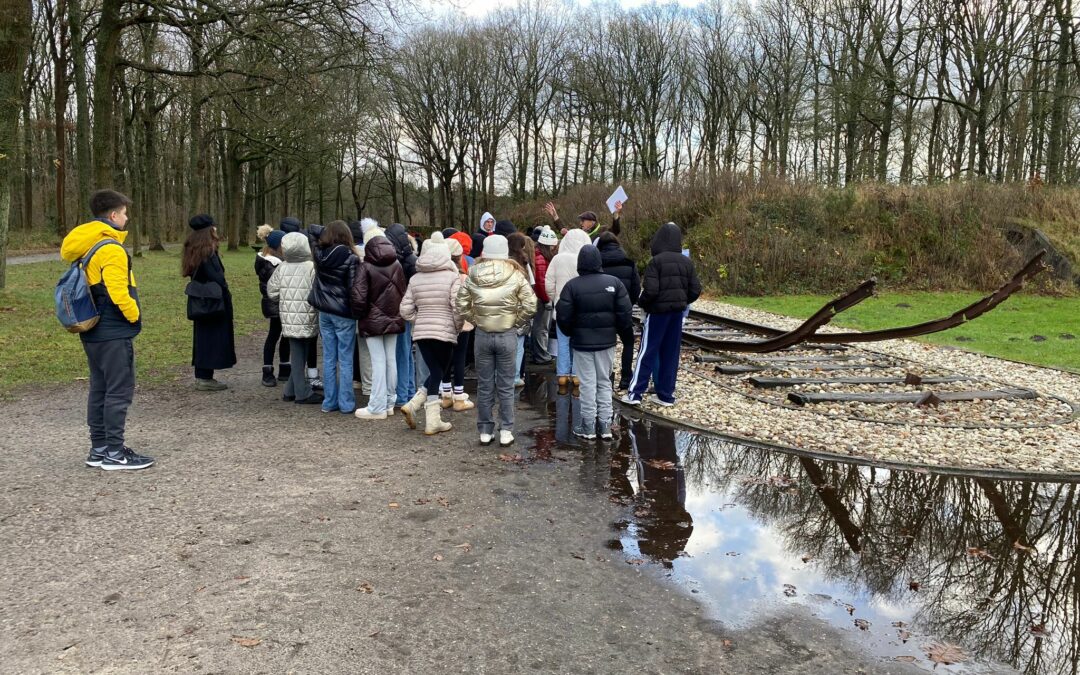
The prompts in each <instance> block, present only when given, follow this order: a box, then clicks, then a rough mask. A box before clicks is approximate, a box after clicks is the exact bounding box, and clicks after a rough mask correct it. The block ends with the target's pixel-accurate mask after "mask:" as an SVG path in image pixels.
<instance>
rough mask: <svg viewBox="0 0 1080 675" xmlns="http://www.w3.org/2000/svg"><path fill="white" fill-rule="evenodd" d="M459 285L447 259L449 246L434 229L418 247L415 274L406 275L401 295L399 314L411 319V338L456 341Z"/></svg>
mask: <svg viewBox="0 0 1080 675" xmlns="http://www.w3.org/2000/svg"><path fill="white" fill-rule="evenodd" d="M436 238H437V239H436ZM460 286H461V276H460V274H459V273H458V269H457V267H456V266H455V265H454V261H453V260H451V259H450V249H449V248H447V246H446V244H444V243H442V235H440V234H439V233H438V232H436V233H435V234H434V235H432V237H431V239H429V240H428V241H427V243H425V244H424V248H423V249H422V250H421V251H420V257H419V258H418V259H417V260H416V274H414V275H413V277H412V279H409V287H408V288H407V289H405V297H404V298H402V299H401V316H402V317H403V318H404V319H405V320H406V321H412V322H414V323H413V330H412V337H413V342H416V341H417V340H439V341H441V342H457V336H458V333H459V332H460V331H461V326H462V319H461V316H460V315H459V314H458V312H457V308H456V307H455V305H454V299H455V298H456V297H457V293H458V288H459V287H460Z"/></svg>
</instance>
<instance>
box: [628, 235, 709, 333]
mask: <svg viewBox="0 0 1080 675" xmlns="http://www.w3.org/2000/svg"><path fill="white" fill-rule="evenodd" d="M700 295H701V282H700V281H698V278H697V272H696V271H695V270H694V263H693V262H691V261H690V258H688V257H686V256H684V255H683V254H682V230H680V229H679V226H678V225H676V224H675V223H667V224H666V225H663V226H662V227H661V228H660V229H659V230H658V231H657V233H656V234H655V235H653V239H652V260H650V261H649V265H648V266H647V267H646V268H645V282H644V284H643V288H642V290H641V297H640V298H638V304H639V305H641V308H642V309H644V310H645V311H646V312H648V313H649V314H665V313H667V312H681V311H683V310H685V309H686V308H687V307H688V306H689V305H690V303H692V302H694V301H695V300H697V299H698V297H699V296H700Z"/></svg>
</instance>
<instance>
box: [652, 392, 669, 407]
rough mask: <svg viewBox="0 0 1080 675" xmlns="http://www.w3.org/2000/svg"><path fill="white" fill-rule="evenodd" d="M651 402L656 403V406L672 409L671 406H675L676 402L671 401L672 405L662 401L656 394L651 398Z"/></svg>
mask: <svg viewBox="0 0 1080 675" xmlns="http://www.w3.org/2000/svg"><path fill="white" fill-rule="evenodd" d="M649 402H650V403H655V404H656V405H661V406H664V407H665V408H670V407H671V406H673V405H675V401H671V402H670V403H669V402H667V401H661V400H660V397H659V396H657V395H656V394H653V395H651V396H649Z"/></svg>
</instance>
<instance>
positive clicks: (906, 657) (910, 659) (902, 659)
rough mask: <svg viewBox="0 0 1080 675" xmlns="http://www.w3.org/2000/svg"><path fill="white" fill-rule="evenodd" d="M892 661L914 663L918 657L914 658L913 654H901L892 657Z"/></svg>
mask: <svg viewBox="0 0 1080 675" xmlns="http://www.w3.org/2000/svg"><path fill="white" fill-rule="evenodd" d="M893 661H899V662H900V663H915V662H916V661H918V659H917V658H915V657H914V656H909V655H908V654H904V655H903V656H897V657H895V658H894V659H893Z"/></svg>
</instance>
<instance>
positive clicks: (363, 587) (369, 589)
mask: <svg viewBox="0 0 1080 675" xmlns="http://www.w3.org/2000/svg"><path fill="white" fill-rule="evenodd" d="M356 590H358V591H360V592H361V593H374V592H375V587H374V586H372V585H371V584H369V583H368V582H366V581H365V582H364V583H362V584H360V585H359V586H357V587H356Z"/></svg>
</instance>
